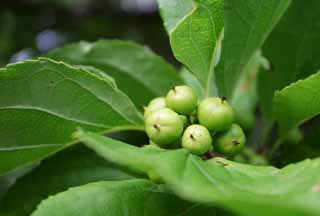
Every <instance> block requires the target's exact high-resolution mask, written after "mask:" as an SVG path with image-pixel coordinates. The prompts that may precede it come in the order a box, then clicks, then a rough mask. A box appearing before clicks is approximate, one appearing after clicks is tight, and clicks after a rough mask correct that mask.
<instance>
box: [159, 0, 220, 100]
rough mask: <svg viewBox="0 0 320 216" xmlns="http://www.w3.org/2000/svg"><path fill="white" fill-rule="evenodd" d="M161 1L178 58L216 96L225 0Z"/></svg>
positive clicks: (162, 11) (172, 45) (171, 41)
mask: <svg viewBox="0 0 320 216" xmlns="http://www.w3.org/2000/svg"><path fill="white" fill-rule="evenodd" d="M158 2H159V5H160V9H161V14H162V17H163V19H164V21H165V26H166V28H167V31H168V33H169V37H170V43H171V47H172V50H173V53H174V55H175V57H176V58H177V59H178V60H179V61H181V62H182V63H183V64H185V65H186V66H187V67H188V68H189V69H190V71H191V72H192V73H194V74H195V76H196V77H197V78H198V80H199V81H200V83H201V84H202V86H203V87H204V88H205V89H206V91H207V94H212V93H213V92H214V89H213V87H214V86H215V85H214V84H213V83H214V77H213V75H214V74H213V70H214V67H215V64H216V63H217V57H218V55H219V42H220V39H221V35H222V32H223V5H224V0H195V1H168V0H158Z"/></svg>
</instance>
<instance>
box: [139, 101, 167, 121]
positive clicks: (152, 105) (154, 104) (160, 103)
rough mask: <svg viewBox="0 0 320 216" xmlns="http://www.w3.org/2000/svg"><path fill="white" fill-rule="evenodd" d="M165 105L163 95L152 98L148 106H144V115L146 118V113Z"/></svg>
mask: <svg viewBox="0 0 320 216" xmlns="http://www.w3.org/2000/svg"><path fill="white" fill-rule="evenodd" d="M166 107H167V104H166V99H165V98H164V97H157V98H154V99H153V100H151V101H150V102H149V104H148V106H147V107H146V108H145V111H144V117H145V118H146V117H147V115H149V114H150V113H151V112H153V111H155V110H159V109H162V108H166Z"/></svg>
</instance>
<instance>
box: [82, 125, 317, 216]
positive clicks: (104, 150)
mask: <svg viewBox="0 0 320 216" xmlns="http://www.w3.org/2000/svg"><path fill="white" fill-rule="evenodd" d="M76 136H77V137H78V138H80V139H81V140H83V141H84V142H85V143H86V145H87V146H88V147H90V148H92V149H94V150H95V151H96V152H97V153H98V154H99V155H101V156H103V157H104V158H106V159H107V160H109V161H112V162H115V163H117V164H119V165H121V166H126V167H129V168H131V169H134V170H136V171H138V172H143V173H148V175H149V176H152V177H155V176H158V178H161V179H162V180H163V181H164V182H165V183H166V185H167V186H168V187H169V188H170V189H171V190H172V191H174V192H175V193H176V194H177V195H178V196H179V197H181V198H183V199H186V200H189V201H193V202H197V203H203V204H207V205H217V206H220V207H223V208H226V209H229V210H231V211H233V212H234V213H236V214H237V215H243V216H244V215H263V216H267V215H268V216H270V215H275V216H277V215H279V216H282V215H297V216H298V215H305V216H309V215H320V186H319V185H320V184H319V179H320V159H315V160H305V161H303V162H300V163H297V164H293V165H289V166H287V167H285V168H283V169H277V168H273V167H256V166H251V165H244V164H238V163H235V162H231V161H228V160H225V159H222V158H215V159H211V160H208V161H203V160H202V159H201V158H200V157H198V156H195V155H192V154H190V153H189V152H188V151H187V150H185V149H179V150H164V149H160V148H158V147H153V146H150V147H144V148H137V147H134V146H131V145H127V144H124V143H121V142H119V141H115V140H112V139H110V138H106V137H103V136H100V135H97V134H95V133H90V132H83V131H80V132H78V133H77V134H76ZM262 209H263V211H262Z"/></svg>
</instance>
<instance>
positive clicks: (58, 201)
mask: <svg viewBox="0 0 320 216" xmlns="http://www.w3.org/2000/svg"><path fill="white" fill-rule="evenodd" d="M193 207H196V208H198V207H197V206H195V205H193V204H191V203H188V202H185V201H182V200H180V199H178V198H177V197H175V196H174V195H172V194H170V193H169V192H167V191H166V190H165V189H164V188H161V186H157V185H155V184H153V183H151V182H150V181H147V180H142V179H137V180H125V181H114V182H112V181H110V182H108V181H102V182H96V183H91V184H87V185H84V186H80V187H75V188H71V189H69V190H68V191H66V192H63V193H59V194H58V195H55V196H52V197H49V199H47V200H45V201H43V202H42V203H41V204H40V205H39V206H38V208H37V210H36V211H35V212H34V213H33V214H32V216H58V215H59V216H60V215H68V216H78V215H79V214H81V215H84V216H91V215H92V216H105V215H112V216H118V215H119V216H122V215H145V216H148V215H150V216H151V215H155V211H156V215H157V216H162V215H163V216H169V215H190V216H191V215H194V216H196V215H197V214H188V212H189V211H192V210H193V209H192V208H193ZM202 208H203V207H202ZM206 210H207V212H206V213H205V214H204V215H208V216H209V215H212V213H215V210H211V212H210V211H209V212H208V210H210V209H208V208H206Z"/></svg>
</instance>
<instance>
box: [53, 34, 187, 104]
mask: <svg viewBox="0 0 320 216" xmlns="http://www.w3.org/2000/svg"><path fill="white" fill-rule="evenodd" d="M48 56H49V57H50V58H52V59H56V60H61V61H65V62H68V63H71V64H80V65H89V66H93V67H96V68H98V69H100V70H102V71H104V72H105V73H107V74H108V75H110V76H112V77H113V78H114V79H115V81H116V82H117V85H118V87H119V89H121V90H122V91H123V92H124V93H126V94H127V95H128V96H129V97H130V98H131V100H132V101H133V102H134V103H135V105H136V106H137V107H138V109H139V110H142V107H143V105H147V104H148V103H149V101H150V100H151V99H153V98H154V97H156V96H161V95H162V96H163V95H166V94H167V92H168V91H169V89H170V88H172V87H173V86H175V85H178V84H181V83H182V80H181V78H180V77H179V75H178V74H177V73H176V71H175V69H174V68H173V67H172V66H171V65H170V64H168V63H167V62H166V61H164V60H163V59H162V58H161V57H159V56H157V55H156V54H154V53H153V52H152V51H151V50H150V49H148V48H146V47H143V46H140V45H138V44H135V43H133V42H125V41H119V40H100V41H98V42H95V43H89V42H80V43H75V44H71V45H67V46H65V47H62V48H60V49H57V50H54V51H53V52H51V53H49V54H48Z"/></svg>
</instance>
